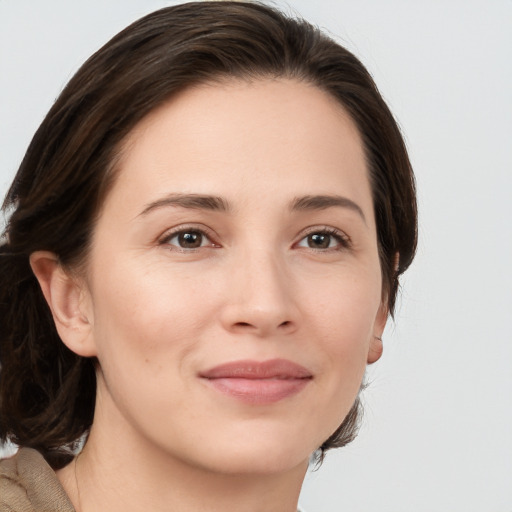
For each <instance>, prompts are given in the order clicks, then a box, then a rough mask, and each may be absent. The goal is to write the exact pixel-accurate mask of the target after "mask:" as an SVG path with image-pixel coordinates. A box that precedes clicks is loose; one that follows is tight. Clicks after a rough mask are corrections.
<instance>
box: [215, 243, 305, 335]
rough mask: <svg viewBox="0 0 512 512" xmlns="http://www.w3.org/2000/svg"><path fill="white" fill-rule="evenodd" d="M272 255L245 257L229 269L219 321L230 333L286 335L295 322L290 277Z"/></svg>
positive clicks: (296, 320) (291, 278)
mask: <svg viewBox="0 0 512 512" xmlns="http://www.w3.org/2000/svg"><path fill="white" fill-rule="evenodd" d="M285 267H286V266H285V264H284V263H283V262H282V261H280V259H279V258H278V257H277V256H276V255H275V254H273V253H271V252H270V251H269V252H265V253H264V254H259V255H257V254H252V255H247V254H245V255H244V256H242V257H241V258H240V260H239V261H237V264H236V265H234V266H233V267H232V268H231V272H230V275H229V277H228V281H227V292H226V300H225V304H224V307H223V309H222V313H221V321H222V323H223V326H224V328H225V329H226V330H228V331H229V332H232V333H239V334H251V335H253V336H258V337H266V336H273V335H282V334H290V333H292V332H294V331H295V330H296V329H297V327H298V323H299V310H298V307H297V301H296V294H295V292H294V288H295V287H294V285H293V277H292V275H291V272H290V271H289V270H288V269H287V268H285Z"/></svg>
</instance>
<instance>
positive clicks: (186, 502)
mask: <svg viewBox="0 0 512 512" xmlns="http://www.w3.org/2000/svg"><path fill="white" fill-rule="evenodd" d="M307 466H308V461H307V460H306V461H302V462H301V463H300V464H298V465H297V466H295V467H292V468H288V469H286V470H284V471H279V472H275V471H272V472H265V471H259V472H258V473H251V472H247V471H244V472H220V471H215V470H211V469H208V468H204V467H199V466H197V465H192V464H190V463H188V462H187V461H184V460H181V459H179V458H177V457H174V456H172V455H171V454H166V453H162V452H161V450H158V449H155V447H153V446H152V444H151V442H149V441H144V440H141V439H140V437H137V438H134V437H133V436H130V435H127V433H126V432H119V431H118V432H109V429H108V428H107V429H105V428H103V427H101V428H100V426H97V423H96V419H95V425H94V426H93V428H92V429H91V434H90V436H89V439H88V441H87V444H86V446H85V448H84V450H83V451H82V453H81V454H80V456H79V457H78V459H75V461H74V462H73V463H71V464H70V465H69V466H67V467H65V468H64V469H62V470H60V471H59V472H57V476H58V477H59V479H60V480H61V482H62V485H63V486H64V489H65V490H66V492H67V493H68V495H69V496H70V499H71V501H72V502H73V505H74V507H75V509H76V511H77V512H92V511H98V512H101V511H107V510H108V511H109V512H118V511H119V512H120V511H123V512H135V511H137V512H139V511H140V510H152V511H154V512H164V511H165V512H168V511H179V512H192V511H193V512H217V511H218V512H220V511H222V512H225V511H226V510H237V511H241V512H295V511H296V510H297V502H298V498H299V493H300V489H301V485H302V481H303V479H304V476H305V473H306V470H307Z"/></svg>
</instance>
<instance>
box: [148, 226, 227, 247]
mask: <svg viewBox="0 0 512 512" xmlns="http://www.w3.org/2000/svg"><path fill="white" fill-rule="evenodd" d="M187 231H194V232H197V233H201V234H202V235H203V236H205V237H206V238H207V239H208V240H209V241H210V245H208V246H206V247H220V244H219V243H217V242H216V241H215V239H216V238H217V237H216V235H215V232H214V231H213V230H212V229H210V228H208V227H207V226H204V225H202V224H180V225H178V226H174V227H172V228H170V229H168V230H167V231H165V232H164V233H163V234H162V235H161V236H159V237H158V239H157V241H158V244H159V245H166V244H167V245H168V246H169V247H172V248H174V249H175V250H178V251H183V252H193V251H197V250H198V249H200V248H201V247H197V248H195V249H184V248H182V247H178V246H175V245H171V244H169V243H168V242H169V240H171V239H172V238H173V237H175V236H176V235H179V234H180V233H183V232H187Z"/></svg>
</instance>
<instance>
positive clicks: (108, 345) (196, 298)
mask: <svg viewBox="0 0 512 512" xmlns="http://www.w3.org/2000/svg"><path fill="white" fill-rule="evenodd" d="M127 276H129V278H127ZM95 285H96V286H95V288H94V297H95V299H94V338H95V340H94V341H95V344H96V348H97V353H98V359H99V361H100V364H101V365H102V367H103V368H104V370H105V371H106V370H107V369H108V367H109V366H114V365H115V366H116V370H118V371H127V370H128V371H130V372H131V373H132V374H137V373H141V372H152V374H153V375H154V374H155V373H158V371H159V370H160V369H161V368H162V365H163V364H164V363H165V364H172V363H173V362H176V361H175V359H176V358H178V357H185V356H186V354H187V353H188V352H189V351H191V350H192V349H193V345H194V340H195V339H196V336H194V335H195V334H197V332H198V331H199V330H200V329H201V328H202V327H203V326H204V324H205V322H207V321H208V319H209V318H211V317H212V316H213V313H212V309H213V305H212V304H211V301H210V300H209V298H208V297H207V296H206V295H205V293H204V291H203V290H200V289H197V288H195V287H194V286H191V283H189V282H187V280H180V279H177V278H176V276H166V275H165V274H164V275H163V274H162V272H156V271H154V269H152V268H151V267H150V266H149V267H148V268H144V269H137V270H136V269H133V268H132V267H128V266H124V267H123V266H122V265H117V267H116V268H115V270H113V271H112V272H108V273H107V272H104V273H101V274H100V273H98V275H97V276H96V279H95ZM141 362H143V363H145V364H144V365H142V364H141ZM148 363H149V365H148Z"/></svg>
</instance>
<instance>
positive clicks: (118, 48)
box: [0, 1, 416, 468]
mask: <svg viewBox="0 0 512 512" xmlns="http://www.w3.org/2000/svg"><path fill="white" fill-rule="evenodd" d="M269 76H270V77H286V78H291V79H296V80H301V81H306V82H308V83H311V84H314V85H315V86H317V87H319V88H320V89H322V90H324V91H327V92H328V93H329V94H331V95H332V96H333V97H334V98H336V99H337V100H338V101H339V102H340V103H341V104H342V105H343V106H344V108H345V109H346V110H347V111H348V112H349V114H350V115H351V117H352V119H353V120H354V122H355V123H356V125H357V127H358V129H359V131H360V133H361V136H362V140H363V144H364V148H365V152H366V158H367V164H368V171H369V177H370V182H371V186H372V193H373V201H374V209H375V216H376V223H377V233H378V246H379V257H380V263H381V268H382V278H383V290H384V293H385V294H386V298H387V300H388V304H389V309H390V311H391V312H393V308H394V304H395V298H396V293H397V288H398V276H399V275H400V274H401V273H402V272H404V271H405V270H406V268H407V267H408V266H409V264H410V263H411V260H412V258H413V255H414V252H415V248H416V202H415V187H414V178H413V173H412V169H411V166H410V163H409V159H408V156H407V151H406V148H405V145H404V142H403V139H402V137H401V134H400V131H399V129H398V127H397V124H396V122H395V120H394V119H393V116H392V114H391V113H390V111H389V109H388V107H387V106H386V104H385V102H384V101H383V99H382V97H381V95H380V94H379V92H378V90H377V88H376V86H375V84H374V82H373V80H372V78H371V77H370V75H369V73H368V72H367V71H366V69H365V68H364V67H363V65H362V64H361V63H360V62H359V60H358V59H357V58H356V57H355V56H354V55H352V54H351V53H350V52H349V51H347V50H346V49H345V48H343V47H341V46H340V45H339V44H337V43H335V42H334V41H333V40H332V39H330V38H329V37H327V36H326V35H324V34H323V33H322V32H320V31H319V30H318V29H317V28H315V27H313V26H311V25H310V24H309V23H307V22H305V21H303V20H300V19H295V18H290V17H287V16H285V15H283V14H282V13H280V12H278V11H277V10H275V9H273V8H270V7H268V6H265V5H262V4H260V3H253V2H251V3H246V2H230V1H226V2H192V3H187V4H182V5H177V6H174V7H169V8H165V9H161V10H159V11H156V12H154V13H152V14H149V15H148V16H146V17H144V18H142V19H140V20H138V21H136V22H135V23H133V24H132V25H131V26H129V27H128V28H126V29H125V30H123V31H122V32H120V33H119V34H118V35H116V36H115V37H114V38H113V39H112V40H111V41H110V42H108V43H107V44H106V45H105V46H104V47H103V48H101V49H100V50H99V51H98V52H97V53H96V54H94V55H93V56H92V57H91V58H90V59H89V60H88V61H87V62H86V63H85V64H84V65H83V66H82V67H81V68H80V70H79V71H78V72H77V73H76V75H75V76H74V77H73V78H72V79H71V81H70V82H69V84H68V85H67V86H66V87H65V89H64V90H63V91H62V93H61V95H60V96H59V98H58V99H57V101H56V102H55V104H54V105H53V107H52V108H51V109H50V111H49V113H48V114H47V116H46V118H45V119H44V121H43V122H42V124H41V126H40V127H39V129H38V130H37V132H36V134H35V136H34V138H33V140H32V142H31V144H30V146H29V148H28V150H27V153H26V155H25V157H24V159H23V161H22V163H21V166H20V168H19V171H18V173H17V175H16V177H15V179H14V182H13V183H12V186H11V188H10V190H9V191H8V193H7V196H6V199H5V202H4V205H3V209H4V212H6V213H9V212H10V213H11V216H10V218H9V219H8V224H7V227H6V231H5V233H4V238H3V241H2V244H1V245H0V323H1V333H0V364H1V371H0V440H6V439H10V440H12V441H13V442H15V443H17V444H20V445H24V446H30V447H33V448H36V449H38V450H39V451H41V452H42V453H43V454H44V455H45V457H46V458H47V460H48V461H49V462H50V464H52V465H53V466H54V467H55V468H59V467H62V466H63V465H65V464H66V463H67V462H68V461H69V459H70V457H71V455H70V453H69V450H67V449H69V448H70V447H73V443H75V442H76V441H77V439H79V438H80V437H81V436H82V435H83V434H85V433H87V431H88V429H89V428H90V426H91V423H92V420H93V415H94V404H95V394H96V381H95V369H94V361H93V360H91V359H87V358H82V357H79V356H77V355H76V354H74V353H72V352H71V351H70V350H68V349H67V348H66V347H65V345H64V344H63V343H62V342H61V340H60V339H59V337H58V335H57V332H56V329H55V326H54V323H53V319H52V316H51V313H50V310H49V308H48V306H47V304H46V302H45V300H44V298H43V295H42V293H41V290H40V288H39V285H38V283H37V280H36V278H35V277H34V275H33V273H32V271H31V268H30V265H29V256H30V254H31V253H33V252H34V251H37V250H48V251H52V252H53V253H55V254H56V255H57V256H58V258H59V261H60V263H61V264H62V265H64V266H66V267H68V268H70V269H72V268H74V267H75V266H76V265H79V264H80V263H81V262H83V261H84V259H85V258H86V256H87V251H88V243H89V240H90V238H91V232H92V230H93V229H94V223H95V218H96V216H97V215H98V212H99V208H100V206H101V204H102V202H103V200H104V198H105V195H106V193H107V192H108V190H109V187H110V186H111V185H112V183H113V180H114V178H115V159H116V152H117V150H118V149H119V147H120V145H121V143H122V141H123V140H124V138H125V137H126V136H127V134H128V133H129V132H130V131H131V130H132V129H133V128H134V126H135V125H136V124H137V123H138V122H139V121H140V120H141V119H142V118H143V117H144V116H146V115H147V114H148V113H149V112H151V111H152V110H153V109H155V108H156V107H157V106H159V105H161V104H162V103H163V102H164V101H166V100H167V99H168V98H169V96H171V95H173V94H175V93H176V92H177V91H180V90H182V89H184V88H186V87H190V86H191V85H195V84H199V83H205V82H212V81H215V80H217V79H222V78H226V77H238V78H245V79H247V78H248V79H257V78H261V77H269ZM397 254H399V262H398V267H397V266H396V265H397V262H396V255H397ZM358 411H359V400H357V401H356V403H355V404H354V406H353V408H352V410H351V411H350V413H349V415H348V416H347V418H346V419H345V421H344V422H343V424H342V425H341V426H340V428H339V429H338V430H337V431H336V432H335V433H334V434H333V435H332V436H331V437H330V438H329V439H328V440H327V441H326V442H325V443H324V444H323V445H322V446H321V447H320V448H321V453H323V452H324V451H325V450H327V449H329V448H332V447H338V446H343V445H344V444H346V443H347V442H349V441H350V440H352V439H353V438H354V437H355V433H356V431H357V424H358Z"/></svg>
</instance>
